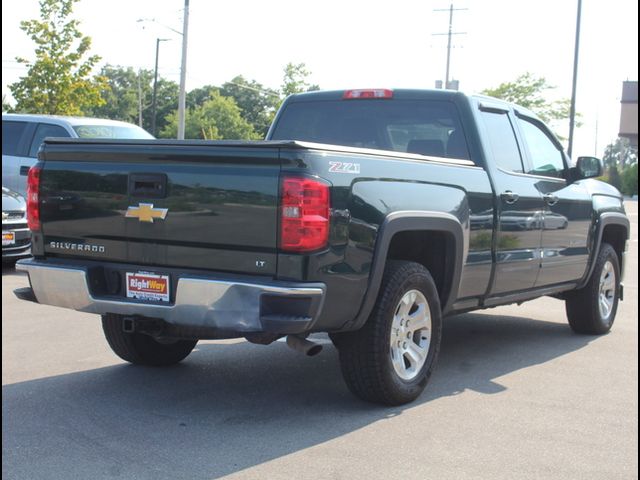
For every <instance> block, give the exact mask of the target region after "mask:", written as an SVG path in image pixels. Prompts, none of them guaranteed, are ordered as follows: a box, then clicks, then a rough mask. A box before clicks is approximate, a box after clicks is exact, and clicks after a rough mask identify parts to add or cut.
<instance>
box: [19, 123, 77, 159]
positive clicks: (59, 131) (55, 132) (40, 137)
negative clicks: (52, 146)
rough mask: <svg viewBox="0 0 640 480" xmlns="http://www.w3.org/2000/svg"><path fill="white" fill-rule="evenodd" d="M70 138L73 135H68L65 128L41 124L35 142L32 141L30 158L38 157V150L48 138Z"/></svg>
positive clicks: (34, 138) (37, 129)
mask: <svg viewBox="0 0 640 480" xmlns="http://www.w3.org/2000/svg"><path fill="white" fill-rule="evenodd" d="M70 136H71V135H69V133H67V131H66V130H65V129H64V128H62V127H60V126H58V125H51V124H49V123H41V124H39V125H38V128H36V133H35V135H34V136H33V140H32V141H31V148H30V149H29V156H30V157H37V156H38V149H39V148H40V145H42V142H43V141H44V139H45V138H47V137H70Z"/></svg>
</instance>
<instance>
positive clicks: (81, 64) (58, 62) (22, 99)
mask: <svg viewBox="0 0 640 480" xmlns="http://www.w3.org/2000/svg"><path fill="white" fill-rule="evenodd" d="M78 1H79V0H40V19H36V20H27V21H22V22H20V28H21V29H22V30H23V31H24V32H25V33H26V34H27V35H29V37H31V40H33V42H34V43H35V44H36V49H35V60H34V61H30V60H27V59H24V58H19V57H18V58H16V60H17V61H18V62H19V63H22V64H24V65H26V67H27V69H28V70H27V75H26V76H24V77H22V78H21V79H20V80H19V81H17V82H15V83H13V84H11V85H9V89H10V90H11V94H12V95H13V98H14V99H15V102H16V105H15V111H17V112H25V113H47V114H59V115H80V114H82V112H83V111H84V110H86V109H87V108H91V107H94V106H98V105H101V104H103V103H104V99H103V98H102V97H101V95H100V91H101V89H103V88H105V87H106V86H105V80H104V79H103V78H101V77H95V78H93V79H92V78H91V77H90V75H91V71H92V70H93V68H94V67H95V65H96V64H97V63H98V61H99V60H100V57H98V56H97V55H91V56H88V57H87V55H88V53H89V49H90V47H91V38H90V37H86V36H83V35H82V33H81V32H80V30H79V29H78V25H79V22H78V20H72V19H71V18H70V15H71V13H72V11H73V6H74V4H75V3H77V2H78Z"/></svg>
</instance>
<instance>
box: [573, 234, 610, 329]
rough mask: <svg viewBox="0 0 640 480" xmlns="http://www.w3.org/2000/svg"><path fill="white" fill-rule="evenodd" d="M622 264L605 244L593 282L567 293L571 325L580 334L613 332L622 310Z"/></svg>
mask: <svg viewBox="0 0 640 480" xmlns="http://www.w3.org/2000/svg"><path fill="white" fill-rule="evenodd" d="M619 295H620V263H619V261H618V255H617V254H616V251H615V250H614V249H613V247H612V246H611V245H609V244H608V243H603V244H602V246H601V248H600V252H599V253H598V257H597V258H596V265H595V268H594V270H593V273H592V274H591V278H590V279H589V282H588V283H587V284H586V285H585V286H584V288H581V289H580V290H575V291H573V292H569V293H567V296H566V302H565V305H566V311H567V318H568V320H569V325H570V326H571V328H572V329H573V331H574V332H576V333H582V334H587V335H603V334H605V333H607V332H608V331H609V330H611V327H612V326H613V321H614V320H615V317H616V312H617V310H618V300H619Z"/></svg>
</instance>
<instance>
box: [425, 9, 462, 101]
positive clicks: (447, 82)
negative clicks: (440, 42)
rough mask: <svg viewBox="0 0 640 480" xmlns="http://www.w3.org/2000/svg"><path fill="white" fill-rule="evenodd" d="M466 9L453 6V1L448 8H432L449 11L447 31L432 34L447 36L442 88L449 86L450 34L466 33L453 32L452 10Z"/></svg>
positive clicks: (437, 10) (436, 10)
mask: <svg viewBox="0 0 640 480" xmlns="http://www.w3.org/2000/svg"><path fill="white" fill-rule="evenodd" d="M461 10H468V9H467V8H453V3H452V4H450V5H449V8H438V9H435V10H433V11H434V12H449V31H448V32H447V33H434V34H433V35H446V36H447V68H446V72H445V75H444V88H449V86H450V83H449V70H450V68H449V67H450V66H451V36H452V35H466V32H454V31H453V12H454V11H461ZM456 90H457V88H456Z"/></svg>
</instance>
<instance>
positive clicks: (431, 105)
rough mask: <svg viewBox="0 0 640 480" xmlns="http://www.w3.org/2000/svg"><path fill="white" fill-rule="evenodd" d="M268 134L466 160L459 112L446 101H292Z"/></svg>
mask: <svg viewBox="0 0 640 480" xmlns="http://www.w3.org/2000/svg"><path fill="white" fill-rule="evenodd" d="M271 139H272V140H300V141H306V142H317V143H328V144H334V145H345V146H348V147H360V148H375V149H380V150H393V151H396V152H407V153H417V154H421V155H430V156H436V157H447V158H458V159H463V160H468V159H469V150H468V148H467V142H466V138H465V135H464V133H463V131H462V126H461V124H460V119H459V116H458V111H457V109H456V107H455V105H454V104H453V103H451V102H446V101H435V100H395V99H394V100H387V99H384V100H335V101H316V102H293V103H290V104H289V105H288V106H287V107H286V109H285V110H284V111H283V112H282V114H281V115H280V118H279V120H278V124H277V125H276V126H275V129H274V131H273V134H272V136H271Z"/></svg>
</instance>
